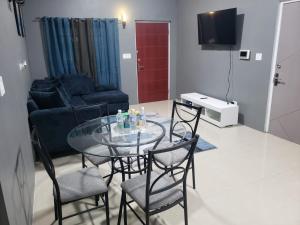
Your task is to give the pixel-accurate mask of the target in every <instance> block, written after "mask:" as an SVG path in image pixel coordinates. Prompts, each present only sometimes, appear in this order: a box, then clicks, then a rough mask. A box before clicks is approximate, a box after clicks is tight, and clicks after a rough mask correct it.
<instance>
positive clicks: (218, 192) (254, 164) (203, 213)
mask: <svg viewBox="0 0 300 225" xmlns="http://www.w3.org/2000/svg"><path fill="white" fill-rule="evenodd" d="M143 105H144V106H145V108H146V111H148V112H149V111H151V112H157V113H159V114H160V115H162V116H168V115H170V111H171V102H169V101H165V102H156V103H148V104H143ZM134 107H135V108H138V107H140V106H134ZM198 133H199V134H200V135H201V137H202V138H204V139H206V140H207V141H209V142H211V143H212V144H214V145H216V146H217V147H218V149H217V150H212V151H207V152H203V153H199V154H196V156H195V159H196V170H197V190H193V189H189V190H188V197H189V198H188V205H189V208H188V211H189V224H190V225H198V224H203V225H299V224H300V146H299V145H296V144H293V143H290V142H287V141H285V140H282V139H279V138H277V137H274V136H272V135H269V134H265V133H262V132H259V131H256V130H253V129H251V128H248V127H246V126H236V127H231V128H224V129H219V128H217V127H215V126H213V125H211V124H208V123H206V122H204V121H201V122H200V125H199V129H198ZM55 165H56V170H57V173H58V174H61V173H64V172H66V171H71V170H73V169H76V168H80V157H78V156H72V157H66V158H61V159H58V160H55ZM41 168H42V167H41V166H40V165H37V169H36V186H35V200H34V224H36V225H44V224H45V225H46V224H51V223H53V218H54V216H53V208H52V207H53V200H52V185H51V182H50V179H49V178H48V177H47V176H46V174H45V172H44V170H43V169H41ZM105 169H106V168H102V172H103V171H105ZM118 182H119V179H118V178H116V179H115V180H114V185H113V190H112V191H111V193H110V195H111V199H112V200H111V201H112V202H111V207H112V209H111V214H112V220H111V224H116V221H115V218H116V215H117V211H118V210H117V206H118V204H119V189H118ZM190 183H191V182H190ZM85 206H86V202H83V203H80V204H79V205H78V204H77V205H70V206H69V207H67V208H66V209H65V210H64V212H68V211H71V210H74V209H77V208H78V207H85ZM103 218H105V217H104V212H103V211H98V212H94V213H91V214H86V215H83V216H80V217H75V218H72V219H68V220H65V221H64V224H105V221H103ZM134 221H135V220H134V219H133V218H131V221H129V223H128V224H139V223H138V222H134ZM53 224H55V223H53ZM153 224H167V225H181V224H184V222H183V212H182V209H181V208H180V207H175V208H173V209H172V210H170V211H167V212H164V213H162V214H161V215H160V218H158V220H157V221H154V220H153Z"/></svg>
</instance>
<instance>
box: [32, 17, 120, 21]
mask: <svg viewBox="0 0 300 225" xmlns="http://www.w3.org/2000/svg"><path fill="white" fill-rule="evenodd" d="M42 18H43V17H35V18H34V19H33V20H32V22H40V21H41V19H42ZM67 18H69V19H79V20H85V19H92V18H76V17H67ZM116 19H117V18H116ZM118 21H120V20H119V19H118Z"/></svg>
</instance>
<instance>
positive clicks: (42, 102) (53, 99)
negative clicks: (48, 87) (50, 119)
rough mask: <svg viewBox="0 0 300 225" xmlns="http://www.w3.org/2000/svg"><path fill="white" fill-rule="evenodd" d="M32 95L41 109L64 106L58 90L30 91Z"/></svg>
mask: <svg viewBox="0 0 300 225" xmlns="http://www.w3.org/2000/svg"><path fill="white" fill-rule="evenodd" d="M30 96H31V98H32V99H33V100H34V101H35V103H36V104H37V105H38V107H39V108H40V109H50V108H57V107H63V106H64V104H63V102H62V100H61V98H60V96H59V94H58V93H57V92H56V91H54V92H39V91H30Z"/></svg>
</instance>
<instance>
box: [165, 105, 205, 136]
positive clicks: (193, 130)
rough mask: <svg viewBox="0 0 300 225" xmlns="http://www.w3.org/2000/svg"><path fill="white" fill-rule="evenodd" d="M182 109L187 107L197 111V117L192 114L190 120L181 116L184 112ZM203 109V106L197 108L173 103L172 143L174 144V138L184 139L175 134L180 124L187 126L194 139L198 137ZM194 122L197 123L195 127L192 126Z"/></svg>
mask: <svg viewBox="0 0 300 225" xmlns="http://www.w3.org/2000/svg"><path fill="white" fill-rule="evenodd" d="M181 107H182V108H184V107H187V108H189V109H193V110H194V111H195V115H192V114H191V115H190V117H191V118H188V119H185V118H183V117H182V115H181V114H180V112H181V110H182V109H181ZM202 109H203V108H202V107H201V106H199V107H196V106H192V105H188V104H185V103H181V102H176V101H173V108H172V117H171V125H170V142H172V137H173V136H176V137H179V138H183V137H182V136H181V135H180V134H177V133H175V132H174V130H175V127H176V126H177V125H178V124H180V123H184V124H186V125H187V127H188V129H189V130H190V132H191V137H194V136H195V135H196V132H197V128H198V124H199V120H200V116H201V112H202ZM175 115H176V116H177V118H176V120H175ZM175 121H176V122H175ZM192 122H195V124H194V126H192V124H191V123H192Z"/></svg>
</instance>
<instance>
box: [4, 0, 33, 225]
mask: <svg viewBox="0 0 300 225" xmlns="http://www.w3.org/2000/svg"><path fill="white" fill-rule="evenodd" d="M7 2H8V1H7V0H0V21H1V23H0V75H2V76H3V78H4V83H5V87H6V94H5V95H4V96H3V97H0V183H1V186H2V191H3V197H4V200H5V205H6V211H7V215H8V219H9V224H11V225H16V224H19V225H26V224H31V216H32V215H31V214H32V200H33V190H34V163H33V156H32V150H31V144H30V138H29V129H28V123H27V110H26V99H27V94H28V88H29V85H30V82H31V78H30V74H29V71H28V70H25V71H22V72H21V71H20V70H19V67H18V63H20V62H23V61H24V60H26V59H27V55H26V47H25V41H24V39H22V38H20V37H18V35H17V32H16V25H15V19H14V14H13V13H12V12H11V11H10V10H9V8H8V3H7ZM0 205H1V209H0V210H1V211H2V210H4V208H2V206H3V202H2V203H1V204H0ZM2 219H3V218H2ZM1 224H2V223H1ZM4 224H7V223H3V225H4Z"/></svg>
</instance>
